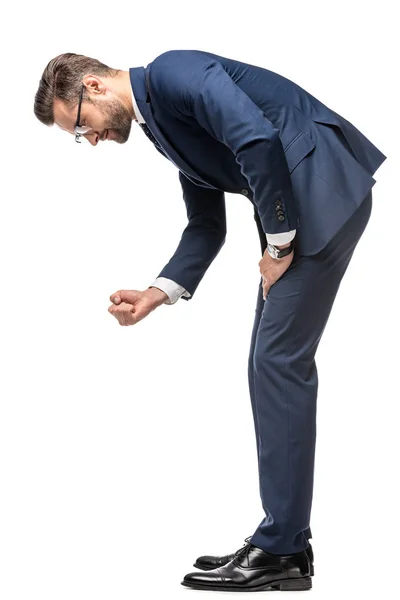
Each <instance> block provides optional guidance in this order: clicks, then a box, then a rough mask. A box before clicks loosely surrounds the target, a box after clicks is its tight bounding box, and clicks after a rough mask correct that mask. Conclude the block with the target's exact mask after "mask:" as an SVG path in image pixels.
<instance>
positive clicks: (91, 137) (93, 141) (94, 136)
mask: <svg viewBox="0 0 400 600" xmlns="http://www.w3.org/2000/svg"><path fill="white" fill-rule="evenodd" d="M86 137H87V139H88V140H89V142H90V143H91V144H92V146H97V144H98V142H99V140H100V136H99V134H98V133H93V134H92V135H88V136H86Z"/></svg>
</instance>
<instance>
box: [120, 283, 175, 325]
mask: <svg viewBox="0 0 400 600" xmlns="http://www.w3.org/2000/svg"><path fill="white" fill-rule="evenodd" d="M110 300H111V302H112V305H111V306H110V307H109V308H108V312H109V313H111V314H112V315H113V316H114V317H115V318H116V319H117V321H118V323H119V324H120V325H135V324H136V323H138V322H139V321H141V320H142V319H144V317H147V315H148V314H149V313H151V311H152V310H154V309H155V308H157V306H160V305H161V304H164V302H165V301H166V300H168V296H167V294H166V293H165V292H163V291H162V290H159V289H158V288H156V287H150V288H148V289H147V290H144V291H143V292H141V291H139V290H119V291H118V292H115V293H114V294H111V296H110Z"/></svg>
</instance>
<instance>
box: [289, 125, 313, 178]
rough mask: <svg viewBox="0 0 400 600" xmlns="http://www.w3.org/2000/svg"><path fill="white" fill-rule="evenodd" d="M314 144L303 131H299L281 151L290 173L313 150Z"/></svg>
mask: <svg viewBox="0 0 400 600" xmlns="http://www.w3.org/2000/svg"><path fill="white" fill-rule="evenodd" d="M315 146H316V142H315V141H314V140H313V139H311V137H310V136H309V135H308V134H307V133H305V132H304V131H300V133H298V134H297V135H296V137H295V138H293V140H292V141H291V142H289V144H288V145H287V146H286V148H284V149H283V151H284V153H285V157H286V162H287V164H288V166H289V171H290V173H291V172H292V171H293V170H294V169H295V168H296V167H297V165H298V164H299V162H300V161H301V160H303V158H305V157H306V156H307V154H310V152H311V151H312V150H314V148H315Z"/></svg>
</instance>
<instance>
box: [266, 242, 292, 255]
mask: <svg viewBox="0 0 400 600" xmlns="http://www.w3.org/2000/svg"><path fill="white" fill-rule="evenodd" d="M293 249H294V241H293V240H291V242H290V246H288V247H287V248H277V247H276V246H274V245H273V244H270V243H268V244H267V250H268V254H269V255H270V256H272V258H283V257H284V256H287V255H288V254H290V253H291V252H292V250H293Z"/></svg>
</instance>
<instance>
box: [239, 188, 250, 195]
mask: <svg viewBox="0 0 400 600" xmlns="http://www.w3.org/2000/svg"><path fill="white" fill-rule="evenodd" d="M240 191H241V192H242V194H244V195H245V196H247V195H248V193H249V190H248V189H247V188H243V189H242V190H240Z"/></svg>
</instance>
